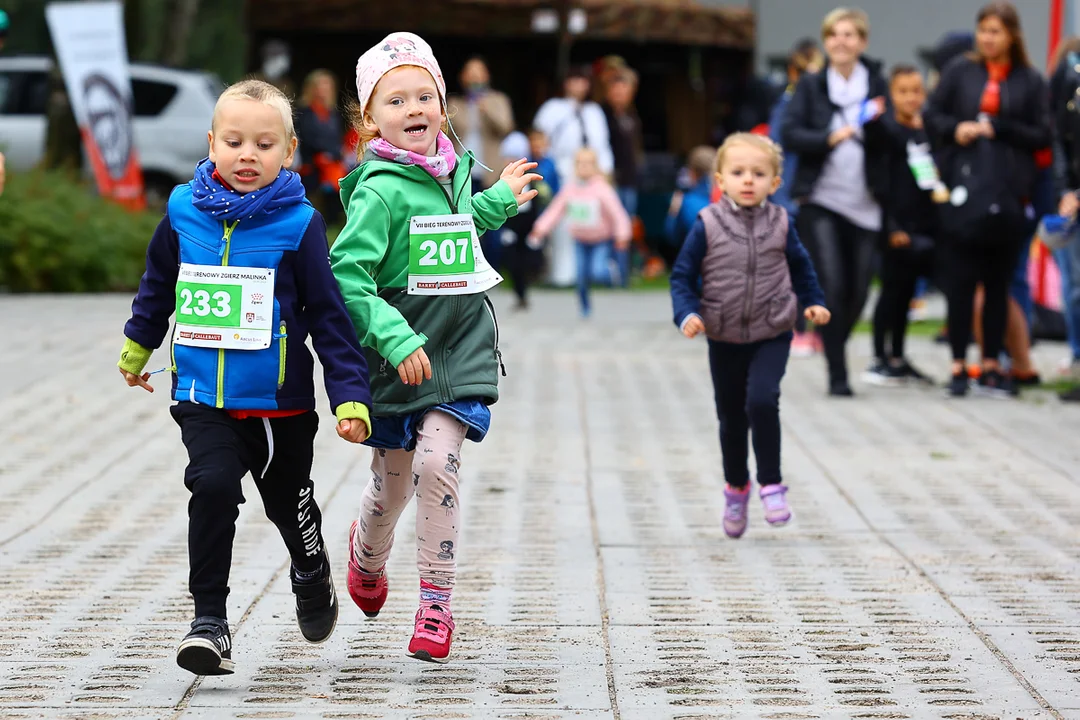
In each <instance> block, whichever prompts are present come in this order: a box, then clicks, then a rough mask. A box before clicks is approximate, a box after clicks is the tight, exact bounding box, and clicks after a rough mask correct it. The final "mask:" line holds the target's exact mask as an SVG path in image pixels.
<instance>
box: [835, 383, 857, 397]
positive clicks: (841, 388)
mask: <svg viewBox="0 0 1080 720" xmlns="http://www.w3.org/2000/svg"><path fill="white" fill-rule="evenodd" d="M829 395H830V396H831V397H855V393H854V392H852V390H851V386H850V385H848V381H847V380H833V381H831V382H830V383H829Z"/></svg>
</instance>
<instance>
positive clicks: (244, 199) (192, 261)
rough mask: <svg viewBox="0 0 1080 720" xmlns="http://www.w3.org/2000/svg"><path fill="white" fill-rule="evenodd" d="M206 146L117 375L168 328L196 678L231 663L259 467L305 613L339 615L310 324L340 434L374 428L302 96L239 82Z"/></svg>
mask: <svg viewBox="0 0 1080 720" xmlns="http://www.w3.org/2000/svg"><path fill="white" fill-rule="evenodd" d="M209 142H210V157H209V158H208V159H206V160H203V161H202V162H201V163H199V165H198V167H197V168H196V170H195V178H194V179H193V180H192V181H191V182H190V183H188V184H186V185H180V186H178V187H177V188H176V189H175V190H173V193H172V195H171V197H170V198H169V202H168V207H167V210H166V213H165V217H164V219H163V220H162V221H161V223H160V224H159V225H158V228H157V230H156V231H155V232H154V236H153V238H151V240H150V246H149V248H148V249H147V252H146V272H145V274H144V275H143V277H142V281H141V282H140V284H139V292H138V295H136V297H135V301H134V303H133V304H132V308H131V310H132V313H131V319H130V320H129V321H128V323H127V325H126V326H125V327H124V335H125V336H126V337H127V341H126V342H125V344H124V349H123V351H122V353H121V358H120V362H119V363H118V365H119V367H120V372H121V374H122V375H123V376H124V379H125V380H126V381H127V384H128V385H130V386H132V387H135V386H139V387H142V388H143V389H145V390H147V391H149V392H153V388H152V387H151V386H150V385H149V384H148V382H147V381H148V380H149V379H150V376H151V375H152V374H153V373H147V372H144V370H145V367H146V364H147V362H148V361H149V359H150V355H151V353H152V352H153V350H154V349H156V348H158V347H160V346H161V344H162V342H163V341H164V340H165V335H166V334H167V333H168V331H169V316H171V315H172V314H173V313H174V312H175V313H176V325H175V327H174V328H173V336H172V339H171V342H170V345H171V348H170V349H171V355H172V358H171V360H172V367H171V368H170V369H171V370H172V373H173V376H172V397H173V399H174V400H176V401H177V404H176V405H173V406H172V408H171V413H172V416H173V419H174V420H175V421H176V423H177V425H179V426H180V433H181V437H182V439H183V442H184V445H185V446H186V447H187V451H188V457H189V459H190V462H189V464H188V467H187V471H186V472H185V474H184V484H185V485H186V486H187V488H188V490H190V491H191V500H190V502H189V503H188V518H189V520H188V556H189V560H190V564H191V569H190V576H189V589H190V591H191V594H192V596H193V597H194V600H195V621H194V622H193V623H192V624H191V632H189V633H188V634H187V636H186V637H185V638H184V640H183V641H182V642H181V643H180V647H179V649H178V651H177V654H176V662H177V664H178V665H180V667H182V668H184V669H185V670H189V671H191V672H193V673H195V674H196V675H228V674H231V673H232V672H233V671H234V663H233V660H232V638H231V636H230V634H229V625H228V621H227V619H226V617H227V616H226V611H225V606H226V598H227V597H228V594H229V586H228V582H229V571H230V566H231V564H232V543H233V536H234V535H235V532H236V518H237V516H238V514H239V506H240V503H242V502H244V495H243V492H242V488H241V481H242V480H243V477H244V475H246V474H247V473H249V472H250V473H251V475H252V477H253V478H254V480H255V486H256V487H257V488H258V489H259V493H260V494H261V495H262V499H263V505H264V507H265V508H266V515H267V517H268V518H269V519H270V521H271V522H273V523H274V524H275V525H276V526H277V528H278V530H279V531H280V533H281V537H282V539H283V540H284V541H285V546H286V547H287V548H288V551H289V555H290V556H291V557H292V569H291V571H290V573H289V575H290V578H291V580H292V589H293V593H294V594H295V595H296V619H297V622H298V624H299V626H300V632H301V634H302V635H303V636H304V639H305V640H307V641H308V642H311V643H321V642H323V641H325V640H326V639H327V638H329V637H330V634H331V632H333V630H334V625H335V624H336V622H337V613H338V605H337V597H336V595H335V593H334V583H333V580H332V579H331V577H330V561H329V559H328V558H327V555H326V549H325V548H324V546H323V537H322V527H321V525H322V516H321V513H320V512H319V507H318V505H317V504H316V502H315V498H314V494H313V491H314V483H312V481H311V475H310V473H311V464H312V455H313V449H312V448H313V444H314V439H315V431H316V428H317V427H318V417H317V416H316V414H315V412H314V410H315V390H314V384H313V382H312V375H313V373H314V362H313V360H312V357H311V354H310V353H309V352H308V350H307V347H306V345H305V340H306V339H307V336H308V334H309V333H310V335H311V338H312V341H313V343H314V345H315V350H316V352H317V353H318V355H319V360H320V361H321V362H322V365H323V368H324V375H325V381H326V392H327V394H328V395H329V396H330V403H331V406H332V407H333V408H334V411H335V414H336V415H337V419H338V426H337V432H338V435H340V436H341V437H342V438H344V439H346V440H348V441H350V442H355V443H359V442H362V441H363V440H364V439H365V438H366V437H367V436H368V435H369V434H370V420H369V417H370V415H369V413H370V407H371V393H370V392H369V389H368V374H367V363H366V362H365V360H364V354H363V352H362V351H361V349H360V345H359V342H358V341H357V339H356V334H355V332H354V331H353V326H352V322H351V320H350V319H349V314H348V312H347V311H346V309H345V301H344V300H343V299H342V296H341V292H340V290H339V289H338V285H337V283H336V282H334V276H333V274H332V273H331V271H330V262H329V260H328V258H327V256H326V247H327V244H326V225H325V224H324V223H323V220H322V217H321V216H320V215H319V214H318V213H317V212H315V210H314V209H313V208H312V207H311V204H310V203H308V202H307V200H305V199H304V188H303V186H302V184H301V182H300V178H299V177H298V176H297V175H296V173H293V172H290V171H288V170H285V169H284V168H285V166H286V165H288V164H289V163H290V162H291V161H292V157H293V154H294V153H295V151H296V145H297V140H296V134H295V131H294V129H293V123H292V107H291V106H290V104H289V101H288V99H287V98H286V97H285V95H284V94H283V93H282V92H281V91H280V90H278V89H277V88H275V87H274V86H272V85H270V84H268V83H265V82H261V81H258V80H247V81H244V82H240V83H237V84H236V85H233V86H232V87H230V88H228V89H227V90H225V92H224V93H222V95H221V97H220V98H219V99H218V102H217V107H216V108H215V110H214V118H213V121H212V125H211V130H210V133H209Z"/></svg>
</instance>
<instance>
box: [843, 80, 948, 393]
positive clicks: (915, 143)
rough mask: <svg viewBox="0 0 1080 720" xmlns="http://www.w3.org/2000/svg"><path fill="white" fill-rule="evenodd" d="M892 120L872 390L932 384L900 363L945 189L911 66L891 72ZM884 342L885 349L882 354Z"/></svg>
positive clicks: (888, 119) (929, 268) (930, 264)
mask: <svg viewBox="0 0 1080 720" xmlns="http://www.w3.org/2000/svg"><path fill="white" fill-rule="evenodd" d="M889 94H890V95H891V96H892V106H893V113H892V115H891V116H890V115H886V116H885V117H884V118H882V123H883V124H884V126H885V129H886V132H887V134H888V137H889V141H890V142H889V146H890V147H889V182H890V187H891V191H890V193H889V194H890V198H889V200H890V202H889V204H888V206H887V207H886V208H885V229H886V231H887V232H886V233H884V235H885V237H886V245H885V252H884V253H883V256H882V263H881V295H880V296H879V297H878V301H877V307H876V308H875V309H874V358H875V359H874V361H873V363H872V364H871V365H870V367H869V368H868V369H867V370H866V372H865V373H863V380H864V381H866V382H867V383H870V384H873V385H885V386H896V385H903V384H906V383H907V382H908V381H913V382H919V383H923V384H932V382H933V381H931V380H930V378H928V377H927V376H926V375H924V374H923V373H922V372H920V371H919V370H917V369H916V368H915V366H914V365H912V364H911V363H910V362H909V361H908V360H907V359H906V358H905V357H904V340H905V337H906V336H907V329H908V314H909V311H910V308H911V301H912V299H913V298H914V297H915V286H916V284H917V283H918V280H919V278H920V277H930V276H931V275H933V272H934V232H935V222H934V218H935V216H936V213H937V210H936V208H935V207H934V200H933V195H934V194H935V193H936V194H937V195H938V197H939V198H940V193H941V189H939V188H944V186H943V185H942V183H941V179H940V177H939V176H938V171H937V166H936V165H935V164H934V158H933V155H931V151H930V137H929V136H928V135H927V134H926V130H925V129H924V128H923V121H922V110H923V105H924V104H925V103H926V90H925V89H924V88H923V81H922V75H921V74H920V73H919V71H918V69H917V68H915V67H914V66H912V65H898V66H896V67H895V68H893V71H892V77H891V78H890V79H889ZM886 340H888V347H887V348H886Z"/></svg>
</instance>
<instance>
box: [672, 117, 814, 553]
mask: <svg viewBox="0 0 1080 720" xmlns="http://www.w3.org/2000/svg"><path fill="white" fill-rule="evenodd" d="M782 164H783V154H782V153H781V151H780V148H779V146H778V145H777V144H776V143H774V142H773V141H772V140H769V139H768V138H766V137H763V136H760V135H752V134H750V133H735V134H733V135H730V136H729V137H728V138H727V140H725V141H724V144H723V145H721V146H720V149H719V151H717V153H716V167H717V168H718V172H717V173H716V182H717V184H718V185H719V187H720V188H721V189H722V190H723V196H722V197H721V198H720V200H718V201H717V202H715V203H713V204H711V205H709V206H708V207H706V208H705V209H704V210H702V211H701V214H700V215H699V216H698V219H697V221H696V222H695V223H694V227H693V229H692V230H691V231H690V234H689V236H687V238H686V242H685V244H684V245H683V248H682V250H681V251H680V253H679V257H678V259H677V260H676V262H675V267H674V269H673V270H672V272H671V298H672V302H673V304H674V307H675V324H676V325H678V326H679V329H680V330H681V331H682V333H683V335H685V336H686V337H688V338H693V337H695V336H697V335H698V334H700V333H705V335H706V336H707V337H708V340H709V367H710V369H711V371H712V381H713V391H714V394H715V397H716V414H717V416H718V417H719V419H720V450H721V453H722V454H723V459H724V476H725V478H726V479H727V487H726V488H725V489H724V498H725V500H726V508H725V511H724V532H726V533H727V535H728V537H732V538H738V537H741V536H742V534H743V533H744V532H745V531H746V514H747V512H746V511H747V502H748V500H749V498H750V471H749V469H748V467H747V455H748V453H749V448H748V447H747V435H748V434H749V432H750V431H751V430H752V431H753V437H754V454H755V456H756V457H757V468H758V484H759V485H760V486H761V490H760V496H761V500H762V502H763V503H764V506H765V519H766V520H767V521H768V522H769V523H770V524H771V525H783V524H784V523H786V522H788V521H789V520H790V519H791V509H790V508H789V507H788V503H787V498H786V494H787V487H786V486H785V485H783V484H782V480H781V476H780V380H781V378H783V377H784V371H785V369H786V368H787V361H788V355H789V353H790V351H791V337H792V329H793V328H794V327H795V318H796V316H797V314H798V306H797V303H802V305H803V306H804V307H805V308H806V311H805V313H804V314H805V316H806V319H807V320H810V321H811V322H813V323H814V324H816V325H825V324H826V323H828V322H829V318H830V314H829V311H828V310H826V309H825V308H824V307H823V305H824V303H825V294H824V292H823V291H822V289H821V286H820V285H819V284H818V279H817V274H816V273H815V272H814V266H813V264H812V263H811V261H810V256H809V255H808V254H807V252H806V249H805V248H804V247H803V245H802V243H801V242H799V236H798V234H797V233H796V232H795V224H794V223H793V222H791V218H790V216H789V215H788V213H787V211H786V210H784V209H783V208H781V207H780V206H778V205H774V204H773V203H771V202H769V196H770V195H771V194H772V193H774V192H776V189H777V188H778V187H780V168H781V166H782ZM699 287H701V292H700V294H699V293H698V288H699Z"/></svg>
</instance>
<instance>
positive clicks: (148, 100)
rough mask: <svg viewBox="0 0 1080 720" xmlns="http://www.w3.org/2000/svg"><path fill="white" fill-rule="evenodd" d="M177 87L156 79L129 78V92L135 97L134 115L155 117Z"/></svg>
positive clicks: (169, 100)
mask: <svg viewBox="0 0 1080 720" xmlns="http://www.w3.org/2000/svg"><path fill="white" fill-rule="evenodd" d="M176 93H177V87H176V86H175V85H173V84H172V83H164V82H157V81H156V80H136V79H135V78H132V79H131V94H132V95H133V96H134V99H135V117H155V116H157V115H160V114H161V113H162V111H164V110H165V108H167V107H168V106H169V103H170V102H172V99H173V98H174V97H176Z"/></svg>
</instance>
